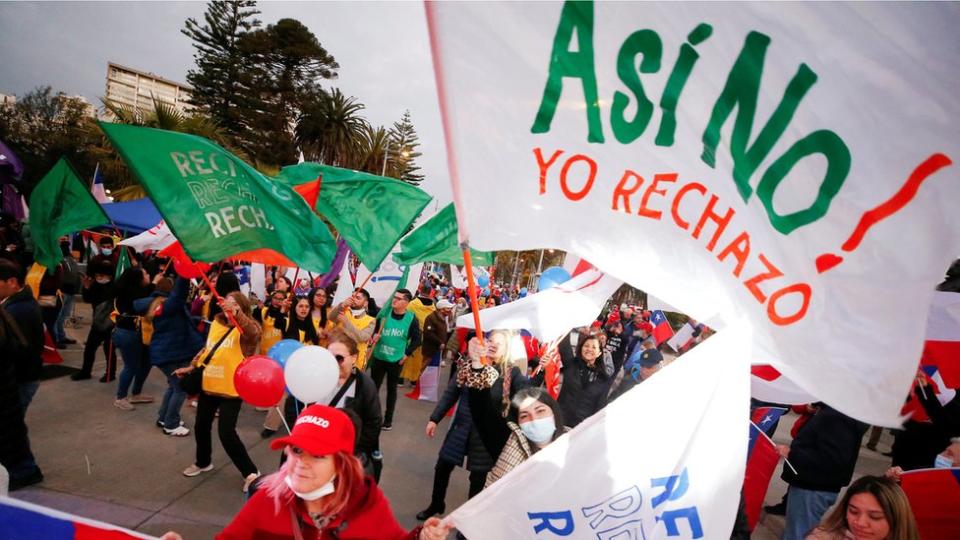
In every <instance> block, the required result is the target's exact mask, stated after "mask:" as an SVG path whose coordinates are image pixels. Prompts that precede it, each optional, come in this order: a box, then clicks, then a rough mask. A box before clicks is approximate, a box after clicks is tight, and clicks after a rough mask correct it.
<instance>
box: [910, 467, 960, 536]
mask: <svg viewBox="0 0 960 540" xmlns="http://www.w3.org/2000/svg"><path fill="white" fill-rule="evenodd" d="M900 486H901V487H902V488H903V491H904V493H906V494H907V499H908V500H909V501H910V508H911V509H912V510H913V515H914V517H915V518H916V519H917V528H918V529H920V538H923V540H955V539H957V538H960V468H952V469H918V470H913V471H907V472H905V473H903V476H901V477H900Z"/></svg>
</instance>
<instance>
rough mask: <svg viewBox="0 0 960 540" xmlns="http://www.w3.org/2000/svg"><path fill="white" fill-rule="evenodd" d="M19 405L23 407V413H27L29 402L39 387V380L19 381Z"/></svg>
mask: <svg viewBox="0 0 960 540" xmlns="http://www.w3.org/2000/svg"><path fill="white" fill-rule="evenodd" d="M18 386H19V390H20V407H21V408H22V409H23V415H24V416H26V415H27V407H29V406H30V402H31V401H33V396H34V395H36V393H37V389H38V388H40V381H30V382H24V383H20V384H19V385H18Z"/></svg>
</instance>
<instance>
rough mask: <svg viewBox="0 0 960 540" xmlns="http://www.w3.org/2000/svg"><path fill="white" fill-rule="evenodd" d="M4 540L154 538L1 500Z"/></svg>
mask: <svg viewBox="0 0 960 540" xmlns="http://www.w3.org/2000/svg"><path fill="white" fill-rule="evenodd" d="M0 538H3V540H37V539H39V538H42V539H43V540H128V539H142V538H147V539H150V538H154V537H153V536H147V535H144V534H140V533H137V532H134V531H130V530H127V529H123V528H120V527H117V526H114V525H110V524H109V523H103V522H100V521H94V520H92V519H86V518H82V517H80V516H75V515H72V514H67V513H66V512H60V511H58V510H53V509H52V508H46V507H44V506H40V505H37V504H32V503H28V502H25V501H21V500H18V499H11V498H9V497H0Z"/></svg>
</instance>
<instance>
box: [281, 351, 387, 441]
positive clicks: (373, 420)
mask: <svg viewBox="0 0 960 540" xmlns="http://www.w3.org/2000/svg"><path fill="white" fill-rule="evenodd" d="M351 378H352V379H354V382H355V383H356V389H355V390H354V395H353V397H348V398H347V399H346V403H345V405H346V408H349V409H350V410H352V411H353V412H355V413H357V416H359V417H360V436H359V438H358V440H357V445H356V453H357V454H370V453H372V452H373V451H374V450H378V449H379V448H380V426H381V425H382V424H383V415H382V413H381V410H382V409H381V408H380V394H379V393H378V392H377V386H376V385H375V384H374V383H373V379H371V378H370V375H368V374H367V373H365V372H362V371H359V370H357V369H356V368H354V369H353V375H351ZM349 382H350V379H347V382H346V383H344V384H349ZM340 388H342V387H339V388H337V393H339V391H340ZM335 395H336V393H335ZM335 395H334V397H335ZM328 405H330V406H336V405H335V404H332V403H328ZM304 407H305V405H304V404H303V402H301V401H298V400H296V399H294V398H293V397H292V396H291V397H290V398H289V399H287V403H286V406H285V408H284V418H285V419H286V420H287V425H288V426H292V425H293V424H294V423H295V422H296V420H297V414H298V412H300V411H303V408H304Z"/></svg>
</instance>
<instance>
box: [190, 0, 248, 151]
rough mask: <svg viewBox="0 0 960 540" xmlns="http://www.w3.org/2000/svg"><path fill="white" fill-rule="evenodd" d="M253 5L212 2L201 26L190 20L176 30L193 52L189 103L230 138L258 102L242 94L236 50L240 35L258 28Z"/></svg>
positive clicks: (241, 59)
mask: <svg viewBox="0 0 960 540" xmlns="http://www.w3.org/2000/svg"><path fill="white" fill-rule="evenodd" d="M256 6H257V3H256V2H255V1H253V0H237V1H228V2H224V1H213V2H210V3H209V4H207V11H206V12H205V13H204V15H203V18H204V24H203V25H201V24H200V23H198V22H197V20H196V19H194V18H193V17H191V18H189V19H187V21H186V23H185V25H184V26H185V27H184V28H183V29H181V30H180V32H181V33H183V34H184V35H185V36H187V37H189V38H190V39H191V40H193V48H194V49H196V52H195V53H194V55H193V57H194V59H195V60H196V69H191V70H190V71H189V72H188V73H187V82H189V83H190V85H191V86H193V93H192V101H193V103H194V104H195V105H197V106H198V107H200V108H201V109H203V110H205V111H206V112H208V114H209V115H210V117H211V118H212V119H213V121H214V122H216V123H217V124H218V125H220V126H221V127H222V128H224V129H225V130H226V131H227V132H228V133H230V134H233V135H237V134H240V133H241V132H242V130H243V117H244V116H245V114H246V112H245V111H246V110H247V109H249V108H251V106H253V107H255V106H256V103H255V102H256V101H257V100H258V98H257V96H256V95H255V94H253V95H252V94H251V93H250V92H248V91H246V88H245V86H246V85H245V79H246V78H247V77H246V76H245V71H246V64H245V59H244V57H243V52H242V51H241V48H240V41H241V39H242V38H243V36H245V35H246V34H248V33H250V32H252V31H254V30H255V29H256V28H258V27H259V26H260V21H259V20H258V19H256V18H255V17H256V16H257V15H258V14H260V11H259V10H257V9H256ZM250 100H253V101H254V103H250Z"/></svg>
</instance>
